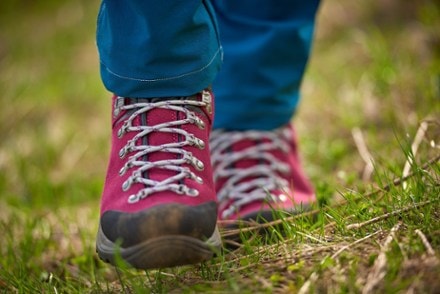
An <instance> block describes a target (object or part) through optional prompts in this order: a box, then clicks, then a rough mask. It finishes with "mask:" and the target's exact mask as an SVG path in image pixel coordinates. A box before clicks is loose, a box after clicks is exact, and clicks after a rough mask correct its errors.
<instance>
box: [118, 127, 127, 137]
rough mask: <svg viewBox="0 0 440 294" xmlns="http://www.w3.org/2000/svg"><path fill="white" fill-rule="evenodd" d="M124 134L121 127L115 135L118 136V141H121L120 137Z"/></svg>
mask: <svg viewBox="0 0 440 294" xmlns="http://www.w3.org/2000/svg"><path fill="white" fill-rule="evenodd" d="M124 133H125V132H124V129H123V127H122V128H120V129H119V130H118V134H117V135H118V138H119V139H121V138H122V136H123V135H124Z"/></svg>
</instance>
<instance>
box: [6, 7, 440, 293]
mask: <svg viewBox="0 0 440 294" xmlns="http://www.w3.org/2000/svg"><path fill="white" fill-rule="evenodd" d="M98 6H99V3H98V1H85V0H69V1H36V2H29V1H25V2H24V3H21V2H20V3H18V1H13V0H6V1H2V2H1V4H0V40H1V42H0V92H1V97H0V103H1V104H2V107H1V108H0V112H1V115H0V133H1V134H2V135H1V140H0V230H1V232H2V233H1V235H0V256H1V257H0V292H5V293H9V292H13V293H14V292H18V293H38V292H44V293H64V292H66V293H76V292H80V293H83V292H86V293H90V292H91V293H102V292H104V293H106V292H129V293H146V292H147V293H148V292H152V293H166V292H171V291H175V292H199V291H215V292H226V293H229V292H240V293H250V292H256V293H261V292H263V293H264V292H267V293H272V292H281V293H283V292H290V293H297V292H299V293H309V292H330V293H382V292H385V293H404V292H416V293H435V292H436V291H438V290H437V289H439V288H440V282H439V280H438V277H439V276H440V261H439V258H440V250H439V248H440V213H439V212H440V204H439V195H440V165H439V157H438V156H439V154H440V150H439V148H440V147H439V144H440V127H439V126H440V33H439V31H438V27H439V25H440V7H439V6H438V4H436V2H435V1H428V0H422V1H416V2H414V3H405V5H401V4H400V2H399V1H397V0H390V1H369V2H368V3H367V2H362V3H361V2H356V1H336V0H329V1H325V2H324V3H323V6H322V7H321V11H320V14H319V18H318V27H317V33H316V43H315V46H314V52H313V53H314V54H313V56H312V59H311V61H310V64H309V68H308V71H307V74H306V77H305V79H304V84H303V96H304V99H303V102H302V104H301V109H300V111H299V112H298V115H297V116H296V117H295V124H296V126H297V128H298V130H299V134H300V139H301V141H300V142H301V146H300V147H301V150H302V155H303V160H304V162H305V163H306V165H305V166H306V169H307V171H308V173H309V175H310V176H311V178H312V180H313V182H314V184H315V187H316V190H317V194H318V197H319V199H320V205H319V206H318V207H316V210H314V211H312V213H309V214H303V215H299V216H296V217H285V218H283V219H282V220H281V221H279V223H278V224H268V225H266V226H267V227H268V228H267V230H268V232H269V233H268V234H267V236H266V237H262V236H261V235H259V234H257V233H256V232H257V231H258V230H259V229H260V227H255V226H251V227H247V228H244V229H243V230H242V231H241V233H240V232H238V231H223V232H222V233H223V235H224V236H225V237H226V236H228V235H229V236H230V235H234V234H241V236H242V239H243V244H242V246H241V247H240V248H238V249H237V250H234V251H230V252H228V251H227V252H225V254H222V255H221V256H218V257H216V258H215V259H213V260H212V261H210V262H206V263H204V264H200V265H197V266H186V267H179V268H173V269H165V270H160V271H134V270H131V269H128V268H125V267H124V266H121V267H120V268H119V269H115V268H113V267H110V266H108V265H106V264H104V263H102V262H101V261H99V260H98V258H97V256H96V254H95V253H94V240H95V233H96V230H97V219H98V206H99V196H100V193H101V189H102V184H103V178H104V173H105V165H106V160H107V153H108V150H109V145H108V144H109V139H108V136H109V132H110V127H109V121H110V115H109V112H110V103H109V100H108V98H109V94H108V93H107V92H106V91H105V89H104V88H103V87H102V85H101V82H100V79H99V73H98V62H97V54H96V49H95V45H94V28H95V15H96V12H97V9H98ZM17 11H20V13H18V12H17ZM421 126H422V127H421ZM417 133H418V134H419V135H416V134H417ZM416 147H417V148H416ZM416 149H417V150H416ZM406 163H409V167H410V168H409V169H405V168H404V166H405V164H406ZM311 214H313V215H311ZM280 228H282V229H283V231H284V232H285V234H284V235H281V234H280Z"/></svg>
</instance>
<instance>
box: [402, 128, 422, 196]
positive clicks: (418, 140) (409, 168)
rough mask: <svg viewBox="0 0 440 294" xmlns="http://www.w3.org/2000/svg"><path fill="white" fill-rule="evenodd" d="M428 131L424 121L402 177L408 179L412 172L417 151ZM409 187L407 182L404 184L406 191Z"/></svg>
mask: <svg viewBox="0 0 440 294" xmlns="http://www.w3.org/2000/svg"><path fill="white" fill-rule="evenodd" d="M427 130H428V122H426V121H423V122H422V123H420V126H419V128H418V130H417V133H416V135H415V137H414V141H413V143H412V144H411V154H412V155H409V156H408V158H407V160H406V162H405V166H404V167H403V172H402V176H403V177H406V176H407V175H408V174H409V171H410V170H411V165H412V164H413V160H414V158H415V157H416V154H417V150H418V149H419V146H420V143H422V140H423V138H424V137H425V134H426V131H427ZM406 188H407V185H406V182H404V183H403V189H406Z"/></svg>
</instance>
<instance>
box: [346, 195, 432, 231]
mask: <svg viewBox="0 0 440 294" xmlns="http://www.w3.org/2000/svg"><path fill="white" fill-rule="evenodd" d="M432 202H434V201H433V200H427V201H423V202H419V203H416V204H414V205H411V206H407V207H404V208H402V209H398V210H395V211H392V212H388V213H385V214H382V215H380V216H377V217H374V218H372V219H369V220H367V221H365V222H362V223H356V224H350V225H348V226H347V227H346V229H347V230H353V229H359V228H362V227H364V226H367V225H371V224H374V223H377V222H379V221H381V220H384V219H386V218H389V217H391V216H394V215H398V214H401V213H402V212H406V211H409V210H412V209H416V208H419V207H422V206H425V205H428V204H430V203H432Z"/></svg>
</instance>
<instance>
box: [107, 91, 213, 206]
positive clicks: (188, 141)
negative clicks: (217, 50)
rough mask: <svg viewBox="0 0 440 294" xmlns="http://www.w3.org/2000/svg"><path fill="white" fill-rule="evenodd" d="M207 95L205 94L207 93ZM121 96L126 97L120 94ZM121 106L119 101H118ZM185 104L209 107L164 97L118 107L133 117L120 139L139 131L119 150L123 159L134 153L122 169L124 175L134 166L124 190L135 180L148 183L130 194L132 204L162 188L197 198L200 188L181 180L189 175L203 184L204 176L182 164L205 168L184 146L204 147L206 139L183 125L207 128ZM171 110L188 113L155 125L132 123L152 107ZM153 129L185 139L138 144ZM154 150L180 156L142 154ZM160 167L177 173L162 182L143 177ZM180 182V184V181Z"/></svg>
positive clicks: (122, 131)
mask: <svg viewBox="0 0 440 294" xmlns="http://www.w3.org/2000/svg"><path fill="white" fill-rule="evenodd" d="M204 95H205V93H204ZM118 99H124V98H122V97H120V98H119V97H118ZM116 104H117V105H118V103H116ZM185 106H195V107H209V103H207V102H205V101H203V102H200V101H194V100H164V101H160V100H159V101H157V102H136V103H132V104H129V105H119V106H118V108H119V109H115V110H116V111H115V112H119V111H121V110H127V111H129V112H130V116H129V117H128V118H127V119H126V120H125V122H124V124H123V125H122V127H121V128H120V129H119V131H118V137H119V138H121V137H122V136H123V135H124V134H126V133H128V132H136V133H137V134H136V135H135V136H134V137H133V138H132V139H130V140H128V141H127V144H126V145H125V146H124V147H123V148H122V149H121V150H120V152H119V157H120V158H121V159H122V158H124V157H125V156H126V155H127V154H128V153H129V152H135V153H134V154H133V155H132V156H130V157H129V158H128V160H127V162H126V163H125V165H124V167H123V168H122V169H121V170H120V171H119V174H120V175H121V176H122V175H124V174H125V173H126V172H127V171H128V170H129V169H133V168H134V169H135V170H134V171H133V172H132V174H131V175H130V176H129V177H128V178H127V180H126V181H125V182H124V183H123V184H122V190H124V191H127V190H128V189H130V187H131V186H132V185H133V184H134V183H141V184H144V185H145V188H143V189H141V190H140V191H139V192H138V193H136V194H133V195H130V196H129V198H128V202H129V203H135V202H138V201H139V200H141V199H144V198H145V197H148V196H149V195H151V194H153V193H156V192H161V191H173V192H175V193H177V194H182V195H187V196H192V197H196V196H198V194H199V191H198V190H196V189H193V188H189V187H188V186H187V185H184V184H181V182H182V180H183V179H185V178H189V179H192V180H195V181H196V182H198V183H200V184H202V183H203V180H202V178H200V177H198V176H197V175H196V174H195V173H194V172H192V171H191V170H190V169H189V168H187V167H182V165H183V164H185V163H188V164H191V165H192V166H194V167H195V168H196V169H197V170H203V169H204V165H203V162H202V161H200V160H199V159H198V158H196V157H195V156H193V154H192V153H191V152H189V151H186V150H185V149H184V148H183V147H185V146H196V147H198V148H200V149H203V148H205V142H204V141H203V140H201V139H199V138H197V137H195V136H194V135H193V134H190V133H188V132H187V131H185V130H183V129H182V128H180V126H182V125H184V124H194V125H197V126H198V127H199V128H200V129H203V128H205V124H204V122H203V121H202V120H201V119H200V118H199V117H198V116H197V115H196V114H195V113H194V112H193V111H191V110H189V109H188V108H186V107H185ZM158 108H162V109H168V110H173V111H179V112H183V113H184V114H185V118H184V119H180V120H175V121H170V122H165V123H161V124H157V125H153V126H132V122H133V120H134V119H135V118H136V117H137V116H139V115H141V114H143V113H147V112H148V111H150V110H152V109H158ZM152 132H162V133H173V134H178V135H181V136H182V137H183V138H184V139H183V140H182V141H180V142H170V143H167V144H163V145H160V146H149V145H136V142H137V141H138V140H139V139H142V138H144V137H145V136H148V134H150V133H152ZM153 152H167V153H172V154H178V155H180V156H179V158H176V159H167V160H159V161H154V162H150V161H145V160H144V159H143V157H145V156H146V155H148V154H150V153H153ZM153 168H160V169H165V170H169V171H175V172H176V174H175V175H174V176H171V177H169V178H167V179H165V180H162V181H156V180H152V179H147V178H144V176H143V174H144V173H145V172H147V171H148V170H150V169H153ZM179 182H180V183H179Z"/></svg>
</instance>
